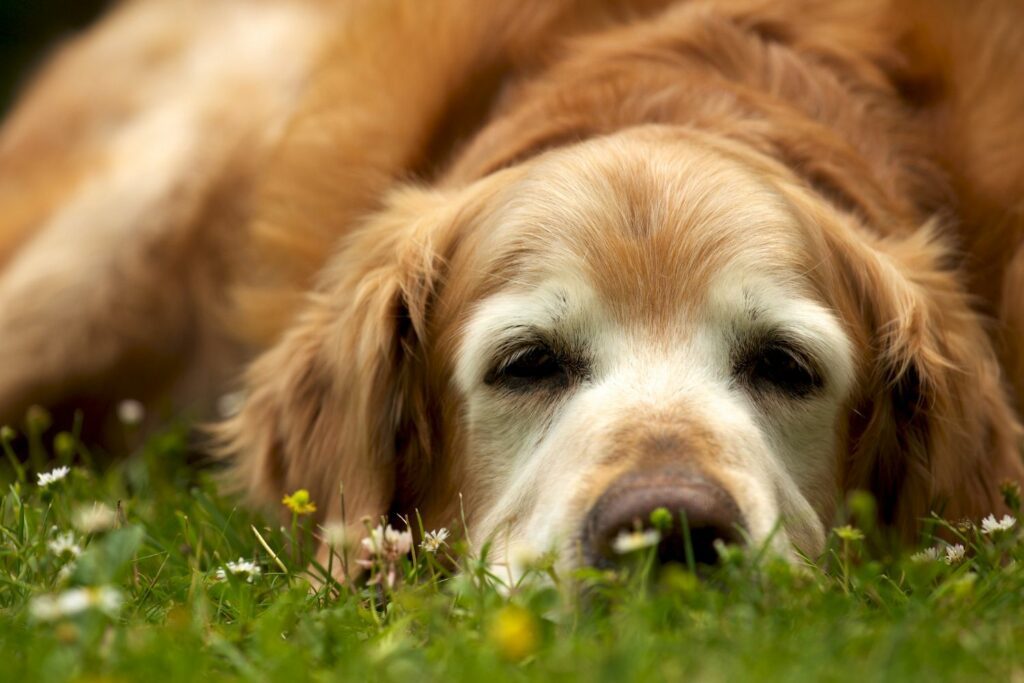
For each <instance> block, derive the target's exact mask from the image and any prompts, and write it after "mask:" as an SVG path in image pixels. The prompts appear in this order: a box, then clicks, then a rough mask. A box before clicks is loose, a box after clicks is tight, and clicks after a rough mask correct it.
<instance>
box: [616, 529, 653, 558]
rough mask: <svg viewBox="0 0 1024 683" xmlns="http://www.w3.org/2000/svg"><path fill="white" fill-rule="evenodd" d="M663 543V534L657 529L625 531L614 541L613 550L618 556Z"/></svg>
mask: <svg viewBox="0 0 1024 683" xmlns="http://www.w3.org/2000/svg"><path fill="white" fill-rule="evenodd" d="M660 541H661V532H659V531H658V530H657V529H645V530H643V531H623V532H621V533H620V534H619V535H618V536H616V537H615V540H614V541H612V550H614V551H615V553H616V554H618V555H626V554H627V553H635V552H636V551H638V550H643V549H644V548H650V547H651V546H655V545H658V543H659V542H660Z"/></svg>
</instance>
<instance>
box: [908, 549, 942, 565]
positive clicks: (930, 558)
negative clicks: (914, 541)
mask: <svg viewBox="0 0 1024 683" xmlns="http://www.w3.org/2000/svg"><path fill="white" fill-rule="evenodd" d="M910 559H911V561H913V562H936V561H938V559H939V547H938V546H932V547H931V548H925V549H924V550H922V551H921V552H918V553H914V554H913V555H911V556H910Z"/></svg>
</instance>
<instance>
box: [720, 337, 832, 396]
mask: <svg viewBox="0 0 1024 683" xmlns="http://www.w3.org/2000/svg"><path fill="white" fill-rule="evenodd" d="M737 372H738V374H741V375H742V376H744V377H745V378H746V380H747V381H748V382H749V383H750V384H751V385H752V386H754V387H755V388H758V389H775V390H778V391H783V392H785V393H786V394H789V395H790V396H793V397H795V398H801V397H804V396H807V395H809V394H811V393H813V392H814V391H815V390H817V389H819V388H821V386H822V379H821V375H820V374H819V373H818V372H817V371H816V370H815V368H814V365H813V364H812V362H811V361H810V360H809V359H808V358H807V357H806V356H805V355H804V354H803V353H801V352H800V351H798V350H797V349H795V348H793V347H791V346H789V345H788V344H786V343H783V342H770V343H768V344H765V345H764V346H761V347H760V348H758V349H757V350H756V351H755V352H753V353H751V354H750V355H749V356H748V357H747V358H745V359H744V360H742V361H741V362H740V363H739V364H738V367H737Z"/></svg>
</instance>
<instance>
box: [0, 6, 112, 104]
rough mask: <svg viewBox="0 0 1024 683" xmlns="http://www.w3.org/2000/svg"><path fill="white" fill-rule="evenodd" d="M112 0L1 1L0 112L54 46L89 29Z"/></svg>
mask: <svg viewBox="0 0 1024 683" xmlns="http://www.w3.org/2000/svg"><path fill="white" fill-rule="evenodd" d="M112 4H113V2H111V0H0V112H5V111H7V108H8V107H9V105H10V103H11V100H12V99H13V98H14V97H15V96H16V94H17V92H18V90H19V88H21V87H22V86H23V85H24V84H25V83H26V81H28V79H29V78H30V77H31V75H32V73H33V72H34V71H35V69H36V68H38V67H39V65H40V64H42V63H43V61H44V60H45V58H46V55H48V54H49V53H50V51H51V50H52V49H53V47H54V46H56V45H59V44H60V42H61V40H63V39H65V38H67V37H68V36H71V35H73V34H74V32H75V31H76V30H78V29H80V28H82V27H84V26H87V25H88V24H89V23H90V22H91V21H93V20H94V19H95V17H96V16H97V15H98V14H99V13H100V12H102V10H103V9H104V8H105V7H107V6H109V5H112Z"/></svg>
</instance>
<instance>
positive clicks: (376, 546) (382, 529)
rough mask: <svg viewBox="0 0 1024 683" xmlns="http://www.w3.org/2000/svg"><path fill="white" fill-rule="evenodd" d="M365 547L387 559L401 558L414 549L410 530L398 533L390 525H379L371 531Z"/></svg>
mask: <svg viewBox="0 0 1024 683" xmlns="http://www.w3.org/2000/svg"><path fill="white" fill-rule="evenodd" d="M363 547H364V548H366V550H368V551H369V552H371V553H373V554H374V555H383V556H385V557H395V558H398V557H401V556H402V555H406V554H408V553H409V551H410V550H411V549H412V532H410V531H409V530H408V529H406V530H405V531H398V530H397V529H393V528H392V527H391V525H390V524H388V525H387V526H384V525H383V524H378V525H377V527H376V528H375V529H371V530H370V535H369V536H368V537H366V538H364V539H363Z"/></svg>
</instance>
